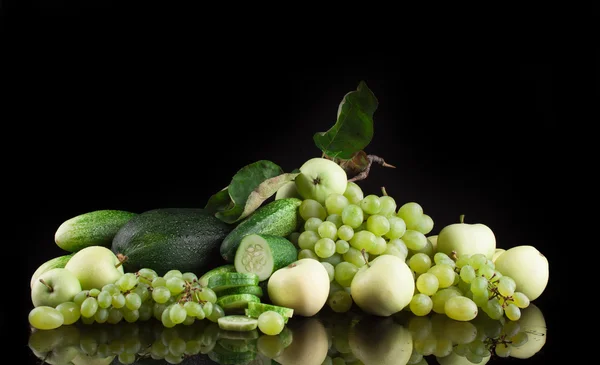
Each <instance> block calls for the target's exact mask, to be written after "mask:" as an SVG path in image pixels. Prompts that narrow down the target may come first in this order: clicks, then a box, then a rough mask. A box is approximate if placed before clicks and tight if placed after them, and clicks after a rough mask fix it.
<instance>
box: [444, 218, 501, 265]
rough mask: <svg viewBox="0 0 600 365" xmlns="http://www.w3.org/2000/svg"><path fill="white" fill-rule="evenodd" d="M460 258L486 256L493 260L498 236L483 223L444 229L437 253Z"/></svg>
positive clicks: (458, 224) (454, 225)
mask: <svg viewBox="0 0 600 365" xmlns="http://www.w3.org/2000/svg"><path fill="white" fill-rule="evenodd" d="M453 251H454V252H456V255H457V256H458V257H461V256H463V255H469V256H470V255H474V254H478V253H480V254H484V255H485V257H487V258H488V259H490V260H491V259H492V256H493V255H494V252H495V251H496V236H495V235H494V232H492V230H491V229H490V227H488V226H486V225H485V224H482V223H464V222H463V219H462V216H461V221H460V223H453V224H450V225H447V226H445V227H444V228H442V229H441V230H440V232H439V234H438V238H437V252H443V253H445V254H447V255H452V252H453Z"/></svg>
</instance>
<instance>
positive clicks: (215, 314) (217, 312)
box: [206, 304, 225, 323]
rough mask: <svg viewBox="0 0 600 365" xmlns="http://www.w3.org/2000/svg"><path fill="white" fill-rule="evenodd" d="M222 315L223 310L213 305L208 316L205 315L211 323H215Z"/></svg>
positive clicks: (223, 313)
mask: <svg viewBox="0 0 600 365" xmlns="http://www.w3.org/2000/svg"><path fill="white" fill-rule="evenodd" d="M224 315H225V311H224V310H223V308H222V307H221V306H220V305H218V304H214V305H213V309H212V311H211V312H210V315H206V318H208V320H209V321H211V322H215V323H217V321H218V320H219V318H221V317H223V316H224Z"/></svg>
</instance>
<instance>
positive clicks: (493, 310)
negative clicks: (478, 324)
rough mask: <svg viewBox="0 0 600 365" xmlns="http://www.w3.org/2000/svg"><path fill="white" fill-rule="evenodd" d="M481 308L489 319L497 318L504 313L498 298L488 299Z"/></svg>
mask: <svg viewBox="0 0 600 365" xmlns="http://www.w3.org/2000/svg"><path fill="white" fill-rule="evenodd" d="M482 309H483V311H484V312H485V313H487V315H488V316H489V317H490V318H491V319H495V320H499V319H500V318H502V316H503V315H504V308H502V304H500V302H499V301H498V298H492V299H490V300H488V301H487V303H486V304H485V307H483V308H482Z"/></svg>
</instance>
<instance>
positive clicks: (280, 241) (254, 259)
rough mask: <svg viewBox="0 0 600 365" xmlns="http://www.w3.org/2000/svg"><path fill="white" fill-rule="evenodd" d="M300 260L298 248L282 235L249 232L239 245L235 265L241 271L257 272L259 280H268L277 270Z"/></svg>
mask: <svg viewBox="0 0 600 365" xmlns="http://www.w3.org/2000/svg"><path fill="white" fill-rule="evenodd" d="M297 260H298V250H297V249H296V246H294V244H293V243H292V242H290V241H289V240H288V239H287V238H285V237H281V236H274V235H268V234H256V233H253V234H249V235H247V236H244V238H242V240H241V241H240V245H239V246H238V248H237V250H236V253H235V259H234V265H235V270H236V271H237V272H239V273H255V274H256V275H258V280H259V281H264V280H267V279H268V278H269V277H270V276H271V274H273V272H275V271H276V270H278V269H280V268H282V267H284V266H287V265H289V264H291V263H292V262H295V261H297Z"/></svg>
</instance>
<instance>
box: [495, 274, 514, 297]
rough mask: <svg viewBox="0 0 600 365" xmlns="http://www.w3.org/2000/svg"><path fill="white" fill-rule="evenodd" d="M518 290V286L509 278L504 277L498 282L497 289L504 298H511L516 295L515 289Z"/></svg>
mask: <svg viewBox="0 0 600 365" xmlns="http://www.w3.org/2000/svg"><path fill="white" fill-rule="evenodd" d="M516 288H517V284H516V283H515V281H514V280H513V279H512V278H510V277H508V276H503V277H501V278H500V279H499V280H498V284H497V289H498V292H499V293H500V295H502V296H504V297H510V296H512V295H513V294H514V293H515V289H516Z"/></svg>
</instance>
